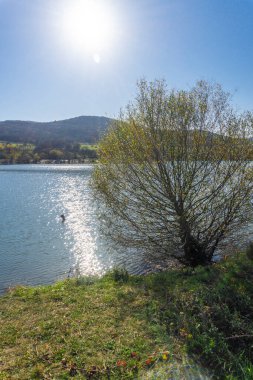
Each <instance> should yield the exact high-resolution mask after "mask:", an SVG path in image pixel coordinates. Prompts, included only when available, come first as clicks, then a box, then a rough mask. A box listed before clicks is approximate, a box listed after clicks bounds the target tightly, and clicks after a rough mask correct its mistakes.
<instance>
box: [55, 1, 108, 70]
mask: <svg viewBox="0 0 253 380" xmlns="http://www.w3.org/2000/svg"><path fill="white" fill-rule="evenodd" d="M61 24H62V33H63V36H64V40H65V41H66V42H67V43H68V46H71V47H72V48H74V49H75V50H78V51H79V52H82V53H86V54H87V53H88V54H90V56H91V57H92V58H93V60H94V62H95V63H100V60H101V55H102V54H103V53H104V52H105V51H108V50H109V49H111V48H112V45H113V39H114V35H115V20H114V17H113V12H112V9H110V8H109V7H108V3H107V5H105V3H103V2H101V1H96V0H72V1H71V2H70V3H69V4H68V5H66V6H65V8H64V11H63V17H62V22H61Z"/></svg>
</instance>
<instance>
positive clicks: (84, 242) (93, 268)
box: [0, 165, 144, 292]
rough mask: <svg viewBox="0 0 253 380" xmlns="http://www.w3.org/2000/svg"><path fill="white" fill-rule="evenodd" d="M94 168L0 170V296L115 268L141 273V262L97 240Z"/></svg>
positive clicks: (59, 167) (56, 166)
mask: <svg viewBox="0 0 253 380" xmlns="http://www.w3.org/2000/svg"><path fill="white" fill-rule="evenodd" d="M92 168H93V167H92V165H66V166H65V165H48V166H46V165H10V166H0V216H1V217H0V292H3V291H4V290H6V289H8V288H9V287H11V286H14V285H16V284H25V285H38V284H45V283H51V282H53V281H55V280H57V279H61V278H66V277H68V276H71V275H73V274H75V273H80V274H84V275H101V274H103V273H104V272H105V271H106V270H108V269H109V268H112V267H113V266H115V265H123V266H125V267H126V268H127V269H128V270H129V271H130V272H132V273H141V272H143V270H144V267H143V263H142V262H141V259H139V261H136V260H134V261H133V260H131V259H130V257H129V252H127V253H126V252H115V251H114V250H113V249H112V247H110V245H109V244H106V243H105V241H103V238H102V237H101V236H100V233H99V229H98V223H99V221H98V220H97V217H96V213H95V207H94V204H93V203H92V193H91V189H90V188H89V180H90V177H91V173H92ZM61 214H64V215H65V216H66V220H65V223H62V222H61V218H60V215H61Z"/></svg>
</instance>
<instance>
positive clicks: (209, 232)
mask: <svg viewBox="0 0 253 380" xmlns="http://www.w3.org/2000/svg"><path fill="white" fill-rule="evenodd" d="M137 89H138V91H137V96H136V98H135V99H134V101H133V103H131V104H129V105H128V106H127V108H126V111H124V114H121V116H120V118H119V120H117V121H116V122H115V123H114V124H113V125H111V127H110V129H109V131H108V133H107V134H106V135H105V136H104V137H103V138H102V140H101V142H100V145H99V154H100V161H99V164H98V165H97V167H96V169H95V170H94V175H93V181H92V182H93V188H94V190H95V194H96V196H97V198H98V199H99V200H100V202H102V204H103V210H104V213H103V214H104V215H103V222H104V224H105V226H107V233H109V234H110V236H111V238H112V239H114V241H116V242H117V243H118V244H121V245H124V246H127V247H137V248H142V249H144V250H145V252H146V253H147V254H148V255H153V257H156V256H157V257H158V256H159V257H164V256H165V257H173V258H176V259H178V260H179V261H181V262H182V263H184V264H186V265H189V266H196V265H207V264H209V263H211V262H212V260H213V256H214V253H215V251H216V249H217V248H219V247H220V246H221V245H222V243H223V244H224V242H225V243H226V244H227V242H229V240H230V239H238V238H239V237H240V235H241V231H243V229H244V227H245V226H246V225H247V223H248V222H249V220H251V218H252V206H251V203H250V200H251V194H252V186H253V171H252V166H251V164H250V158H251V157H252V142H251V139H250V137H251V134H252V126H253V122H252V120H253V119H252V115H251V114H250V113H249V112H248V113H243V114H238V113H237V112H235V111H234V110H233V107H232V106H231V99H230V98H231V97H230V95H229V94H228V93H226V92H224V91H223V89H222V88H221V87H220V86H219V85H216V84H215V85H210V84H208V83H207V82H204V81H201V82H197V84H196V85H195V86H194V87H193V88H192V89H191V90H189V91H176V90H172V91H168V90H167V87H166V84H165V82H164V81H155V82H152V83H147V82H146V81H145V80H142V81H140V82H139V83H138V86H137Z"/></svg>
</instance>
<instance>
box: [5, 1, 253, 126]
mask: <svg viewBox="0 0 253 380" xmlns="http://www.w3.org/2000/svg"><path fill="white" fill-rule="evenodd" d="M142 77H145V78H146V79H147V80H153V79H155V78H158V79H161V78H165V79H166V81H167V84H168V86H169V87H176V88H185V89H187V88H189V87H190V86H191V85H192V84H193V83H194V82H195V81H196V80H198V79H206V80H208V81H212V82H219V83H221V84H222V85H223V87H224V88H225V89H226V90H229V91H231V92H232V93H234V104H235V105H236V106H238V108H239V109H240V110H245V109H250V110H253V0H0V120H6V119H21V120H35V121H49V120H59V119H65V118H70V117H75V116H79V115H97V116H109V117H116V116H117V115H118V113H119V110H120V108H121V107H124V106H125V105H126V104H127V103H128V101H130V100H131V99H132V98H133V96H134V94H135V88H136V81H137V80H138V79H139V78H142Z"/></svg>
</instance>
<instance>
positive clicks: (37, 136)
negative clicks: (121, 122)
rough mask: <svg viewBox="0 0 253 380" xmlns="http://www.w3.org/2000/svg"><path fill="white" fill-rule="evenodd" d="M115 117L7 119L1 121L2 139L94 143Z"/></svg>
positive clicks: (32, 142) (27, 141) (26, 141)
mask: <svg viewBox="0 0 253 380" xmlns="http://www.w3.org/2000/svg"><path fill="white" fill-rule="evenodd" d="M112 120H113V119H110V118H107V117H100V116H79V117H75V118H71V119H66V120H59V121H52V122H35V121H21V120H6V121H1V122H0V141H6V142H17V143H26V144H28V143H29V144H35V145H38V144H41V143H44V142H46V143H48V142H65V143H66V142H72V143H73V142H78V143H89V144H94V143H96V142H97V141H98V139H99V137H100V136H101V135H102V134H103V133H104V131H105V130H106V129H107V128H108V125H109V124H110V123H111V121H112Z"/></svg>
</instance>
